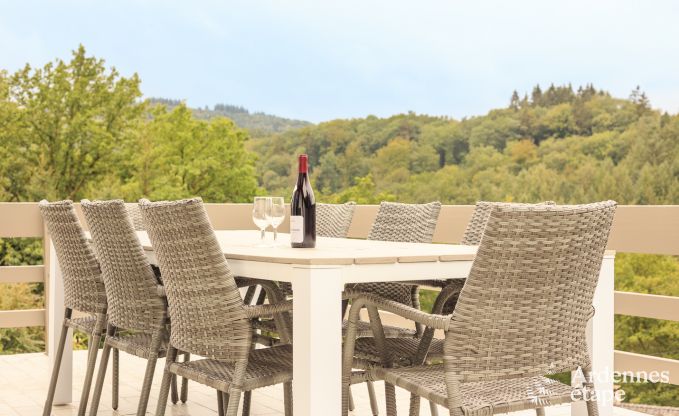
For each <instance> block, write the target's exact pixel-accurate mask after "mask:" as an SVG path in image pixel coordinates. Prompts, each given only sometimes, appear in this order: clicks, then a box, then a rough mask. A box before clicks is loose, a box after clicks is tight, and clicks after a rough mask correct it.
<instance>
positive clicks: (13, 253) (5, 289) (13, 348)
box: [0, 238, 45, 355]
mask: <svg viewBox="0 0 679 416" xmlns="http://www.w3.org/2000/svg"><path fill="white" fill-rule="evenodd" d="M41 263H42V241H41V240H40V239H37V238H3V239H0V267H2V266H19V265H22V264H41ZM42 307H44V285H43V284H42V283H30V284H29V283H12V284H0V310H17V309H32V308H42ZM44 340H45V330H44V328H42V327H31V328H6V329H0V355H1V354H8V353H9V354H15V353H21V352H37V351H43V350H44V348H45V342H44Z"/></svg>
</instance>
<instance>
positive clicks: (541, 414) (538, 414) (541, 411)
mask: <svg viewBox="0 0 679 416" xmlns="http://www.w3.org/2000/svg"><path fill="white" fill-rule="evenodd" d="M535 416H545V408H544V407H538V408H537V409H535Z"/></svg>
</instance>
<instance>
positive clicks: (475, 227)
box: [460, 201, 556, 246]
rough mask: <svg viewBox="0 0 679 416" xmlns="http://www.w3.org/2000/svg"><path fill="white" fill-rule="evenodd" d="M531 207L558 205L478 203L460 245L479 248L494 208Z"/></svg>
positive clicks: (548, 202) (550, 202) (549, 203)
mask: <svg viewBox="0 0 679 416" xmlns="http://www.w3.org/2000/svg"><path fill="white" fill-rule="evenodd" d="M498 205H501V206H519V205H525V206H531V205H556V202H554V201H545V202H542V203H539V204H523V203H515V202H488V201H478V202H477V203H476V205H475V206H474V212H473V213H472V217H471V219H470V220H469V222H468V223H467V228H466V229H465V230H464V235H463V236H462V241H460V244H464V245H467V246H478V245H479V244H480V243H481V237H483V232H484V231H485V229H486V224H487V223H488V218H490V212H491V210H492V209H493V207H494V206H498Z"/></svg>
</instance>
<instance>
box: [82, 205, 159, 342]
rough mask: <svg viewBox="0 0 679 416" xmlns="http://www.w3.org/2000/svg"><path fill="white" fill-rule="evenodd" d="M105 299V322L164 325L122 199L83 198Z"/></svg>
mask: <svg viewBox="0 0 679 416" xmlns="http://www.w3.org/2000/svg"><path fill="white" fill-rule="evenodd" d="M81 207H82V210H83V213H84V214H85V219H86V220H87V224H88V225H89V227H90V233H91V235H92V243H93V245H94V249H95V251H96V253H97V257H98V258H99V264H100V265H101V272H102V277H103V279H104V285H105V287H106V297H107V298H108V321H109V323H110V324H112V325H114V326H116V327H118V328H124V329H133V330H138V331H146V332H149V331H152V330H154V329H157V328H158V327H159V326H161V325H163V324H164V321H165V301H164V300H163V299H162V298H160V297H159V296H158V282H157V280H156V277H155V274H154V273H153V270H152V269H151V265H150V264H149V262H148V260H147V258H146V254H145V253H144V249H143V247H142V246H141V243H140V242H139V238H138V237H137V233H136V232H135V231H134V226H133V224H132V221H131V219H130V218H129V216H128V214H127V212H128V211H127V209H126V207H125V203H124V202H123V201H122V200H114V201H94V202H91V201H88V200H86V199H85V200H82V201H81Z"/></svg>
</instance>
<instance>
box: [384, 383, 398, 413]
mask: <svg viewBox="0 0 679 416" xmlns="http://www.w3.org/2000/svg"><path fill="white" fill-rule="evenodd" d="M384 395H385V397H386V402H387V416H396V387H394V385H393V384H389V383H387V382H385V383H384Z"/></svg>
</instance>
